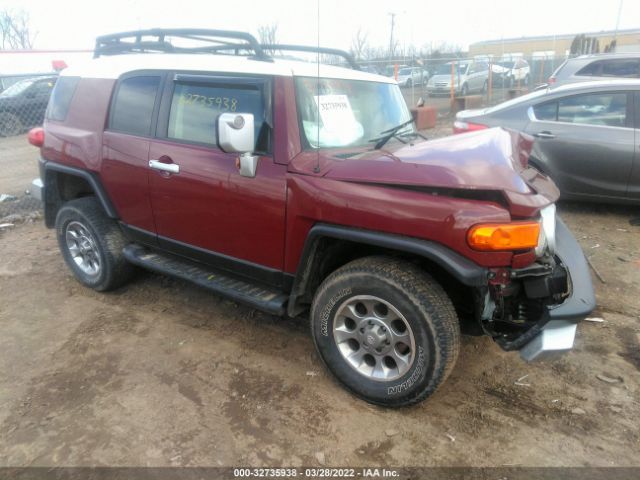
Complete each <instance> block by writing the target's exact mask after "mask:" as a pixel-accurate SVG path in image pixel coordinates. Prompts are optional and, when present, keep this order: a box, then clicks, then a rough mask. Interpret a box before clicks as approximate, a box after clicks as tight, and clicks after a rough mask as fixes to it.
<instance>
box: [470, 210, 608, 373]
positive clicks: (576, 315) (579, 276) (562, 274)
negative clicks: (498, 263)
mask: <svg viewBox="0 0 640 480" xmlns="http://www.w3.org/2000/svg"><path fill="white" fill-rule="evenodd" d="M554 217H555V213H554ZM543 221H544V216H543ZM545 230H547V232H549V228H546V229H545ZM547 237H548V235H547ZM489 276H490V279H489V284H488V287H487V288H486V290H484V291H483V292H482V296H483V298H481V299H479V300H480V302H479V309H478V315H477V318H478V320H479V322H480V325H481V327H482V329H483V331H484V332H485V333H486V334H488V335H490V336H491V337H493V338H494V340H495V341H496V343H498V345H500V347H502V348H503V349H504V350H507V351H513V350H519V351H520V354H521V356H522V358H523V359H525V360H527V361H532V360H540V359H542V358H545V357H547V356H549V355H550V354H553V353H557V352H561V351H565V350H569V349H571V348H572V347H573V342H574V338H575V333H576V326H577V323H578V322H580V321H581V320H583V319H584V318H585V317H586V316H587V315H588V314H589V313H590V312H591V311H592V310H593V309H594V308H595V296H594V293H593V286H592V285H591V276H590V273H589V270H588V266H587V262H586V259H585V257H584V254H583V253H582V250H581V248H580V246H579V245H578V243H577V242H576V240H575V239H574V238H573V236H572V235H571V233H570V232H569V230H568V229H567V227H566V226H565V224H564V223H563V222H562V220H560V219H557V220H556V219H555V218H554V225H553V237H552V239H551V241H549V238H547V242H546V246H545V249H544V251H543V252H541V254H540V255H539V256H538V257H537V259H536V261H535V262H533V263H532V264H530V265H528V266H526V267H524V268H513V269H505V268H500V269H492V270H491V272H490V274H489Z"/></svg>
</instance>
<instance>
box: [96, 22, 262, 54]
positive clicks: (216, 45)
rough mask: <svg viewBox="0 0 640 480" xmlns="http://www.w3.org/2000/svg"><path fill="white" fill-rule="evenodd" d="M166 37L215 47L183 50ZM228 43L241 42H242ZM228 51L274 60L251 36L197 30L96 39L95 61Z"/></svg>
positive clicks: (135, 32)
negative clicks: (148, 54) (129, 54)
mask: <svg viewBox="0 0 640 480" xmlns="http://www.w3.org/2000/svg"><path fill="white" fill-rule="evenodd" d="M143 37H156V39H154V40H143ZM166 37H175V38H184V39H188V40H196V41H200V42H206V43H211V46H208V45H206V46H199V47H179V46H176V45H172V44H171V43H170V42H168V41H167V40H166ZM228 40H239V41H240V42H233V41H228ZM228 49H235V50H236V51H240V50H243V51H246V52H253V57H254V58H256V59H258V60H267V61H268V60H271V58H270V57H269V56H268V55H267V54H266V53H264V49H263V48H262V47H261V46H260V43H258V40H256V38H255V37H254V36H253V35H251V34H250V33H246V32H236V31H232V30H208V29H196V28H152V29H149V30H132V31H129V32H121V33H112V34H109V35H102V36H100V37H98V38H96V47H95V50H94V52H93V57H94V58H98V57H100V56H102V55H118V54H121V53H127V52H138V53H144V52H164V53H215V52H217V51H219V50H228Z"/></svg>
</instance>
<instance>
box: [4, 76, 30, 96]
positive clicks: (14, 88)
mask: <svg viewBox="0 0 640 480" xmlns="http://www.w3.org/2000/svg"><path fill="white" fill-rule="evenodd" d="M33 82H34V80H23V81H21V82H18V83H14V84H13V85H11V86H10V87H9V88H7V89H6V90H5V91H3V92H2V93H0V97H15V96H17V95H20V94H21V93H22V92H24V91H25V90H26V89H27V88H29V87H30V86H31V85H32V84H33Z"/></svg>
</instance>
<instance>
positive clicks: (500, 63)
mask: <svg viewBox="0 0 640 480" xmlns="http://www.w3.org/2000/svg"><path fill="white" fill-rule="evenodd" d="M514 64H515V62H498V65H500V66H501V67H505V68H513V65H514Z"/></svg>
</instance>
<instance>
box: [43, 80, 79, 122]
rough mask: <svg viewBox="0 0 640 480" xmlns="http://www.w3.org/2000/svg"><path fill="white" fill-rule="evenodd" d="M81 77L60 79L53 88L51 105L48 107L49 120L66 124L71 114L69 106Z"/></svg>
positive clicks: (47, 115)
mask: <svg viewBox="0 0 640 480" xmlns="http://www.w3.org/2000/svg"><path fill="white" fill-rule="evenodd" d="M79 81H80V77H60V78H59V79H58V81H57V82H56V85H55V87H53V92H52V93H51V98H50V99H49V105H48V106H47V113H46V115H45V116H46V118H47V120H55V121H57V122H64V121H65V119H66V118H67V113H69V106H70V105H71V100H72V99H73V94H74V93H75V91H76V87H77V86H78V82H79Z"/></svg>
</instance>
